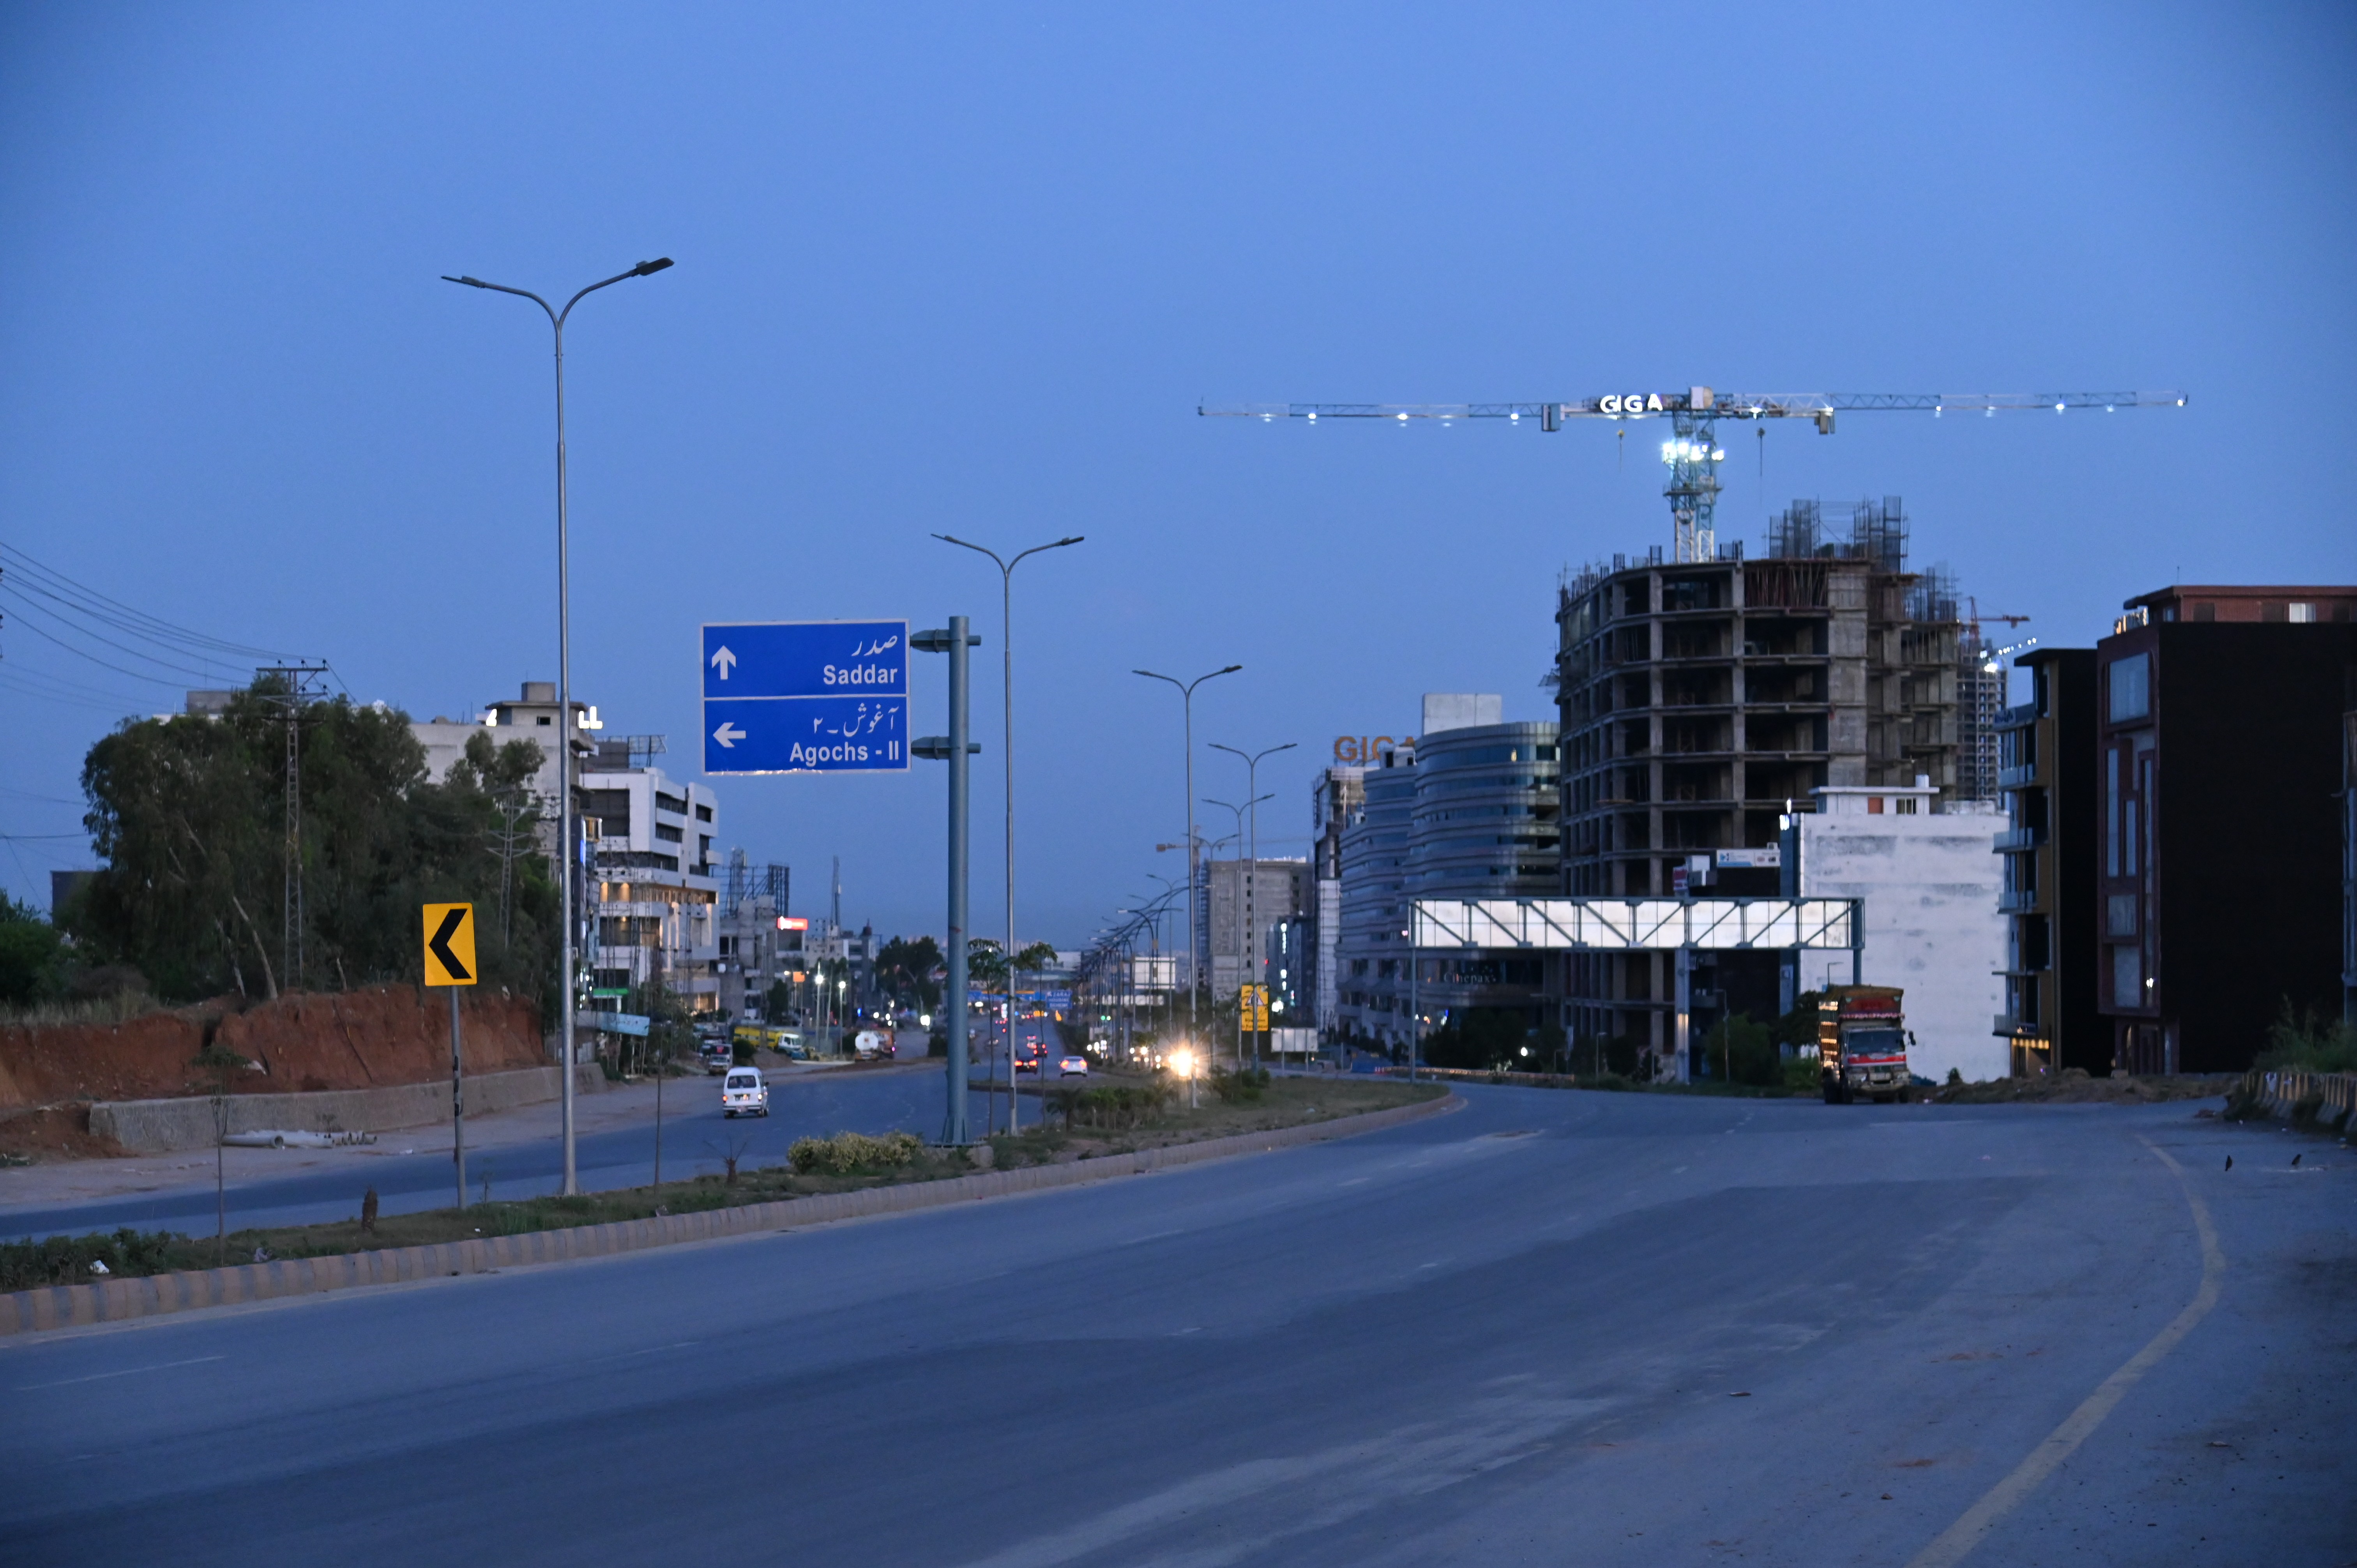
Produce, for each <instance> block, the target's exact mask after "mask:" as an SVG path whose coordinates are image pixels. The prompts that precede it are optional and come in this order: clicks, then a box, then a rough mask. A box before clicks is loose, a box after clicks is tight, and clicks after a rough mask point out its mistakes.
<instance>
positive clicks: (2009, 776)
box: [1996, 763, 2038, 789]
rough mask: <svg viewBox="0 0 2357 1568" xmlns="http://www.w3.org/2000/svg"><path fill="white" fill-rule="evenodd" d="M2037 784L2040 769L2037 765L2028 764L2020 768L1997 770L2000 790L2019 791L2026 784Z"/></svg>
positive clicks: (1997, 785)
mask: <svg viewBox="0 0 2357 1568" xmlns="http://www.w3.org/2000/svg"><path fill="white" fill-rule="evenodd" d="M2037 782H2038V767H2037V765H2036V764H2035V763H2031V764H2028V765H2026V766H2024V767H2020V768H1998V769H1997V773H1996V787H1997V788H1998V789H2020V788H2021V787H2022V786H2023V785H2025V784H2035V783H2037Z"/></svg>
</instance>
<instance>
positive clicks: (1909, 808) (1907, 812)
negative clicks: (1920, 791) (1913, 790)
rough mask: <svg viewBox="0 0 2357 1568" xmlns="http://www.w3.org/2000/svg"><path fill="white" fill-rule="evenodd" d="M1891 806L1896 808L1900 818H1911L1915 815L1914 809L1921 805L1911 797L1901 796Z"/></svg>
mask: <svg viewBox="0 0 2357 1568" xmlns="http://www.w3.org/2000/svg"><path fill="white" fill-rule="evenodd" d="M1893 804H1895V805H1897V806H1898V808H1899V814H1900V816H1902V817H1911V816H1914V815H1915V814H1916V811H1915V808H1916V807H1918V806H1920V805H1921V804H1922V802H1921V801H1920V800H1916V799H1915V797H1913V796H1912V795H1906V796H1901V797H1900V799H1899V800H1896V801H1895V802H1893Z"/></svg>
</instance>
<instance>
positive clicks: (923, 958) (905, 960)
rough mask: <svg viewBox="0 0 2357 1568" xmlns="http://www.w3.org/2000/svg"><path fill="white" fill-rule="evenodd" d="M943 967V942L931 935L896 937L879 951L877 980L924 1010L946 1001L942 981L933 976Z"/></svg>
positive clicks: (903, 1000)
mask: <svg viewBox="0 0 2357 1568" xmlns="http://www.w3.org/2000/svg"><path fill="white" fill-rule="evenodd" d="M941 968H942V950H941V945H940V944H939V943H937V942H935V941H934V940H933V939H932V938H931V937H919V938H917V939H916V940H913V941H912V940H908V939H906V938H902V937H894V938H893V939H892V940H890V941H888V942H886V943H885V944H884V945H883V946H882V947H881V948H878V949H877V952H876V964H875V970H874V972H875V975H876V983H877V986H878V987H879V988H881V989H882V990H883V991H884V992H885V993H887V994H888V995H890V996H891V997H892V999H893V1000H894V1001H895V1002H897V1003H899V1004H903V1005H906V1004H908V1003H909V1002H911V1001H913V1002H915V1003H916V1004H918V1008H919V1010H920V1011H921V1012H926V1013H932V1012H937V1011H939V1010H940V1007H941V1004H942V986H941V982H940V981H938V980H936V979H934V978H933V976H934V974H935V972H938V971H939V970H940V969H941Z"/></svg>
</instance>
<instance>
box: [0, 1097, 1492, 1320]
mask: <svg viewBox="0 0 2357 1568" xmlns="http://www.w3.org/2000/svg"><path fill="white" fill-rule="evenodd" d="M1464 1103H1465V1102H1464V1101H1462V1100H1460V1099H1458V1097H1457V1096H1456V1095H1454V1094H1451V1095H1449V1096H1448V1097H1447V1098H1445V1099H1440V1100H1427V1101H1423V1102H1421V1103H1419V1104H1415V1105H1403V1106H1400V1107H1398V1108H1397V1109H1395V1110H1391V1111H1376V1112H1369V1113H1368V1114H1366V1115H1364V1116H1344V1117H1338V1118H1337V1119H1335V1120H1334V1121H1331V1122H1309V1123H1308V1124H1307V1125H1304V1126H1299V1127H1286V1128H1281V1129H1279V1130H1277V1131H1275V1132H1272V1133H1243V1134H1242V1135H1240V1136H1237V1137H1233V1138H1213V1139H1209V1140H1207V1141H1205V1142H1203V1143H1200V1144H1178V1145H1177V1146H1175V1147H1172V1148H1168V1149H1146V1150H1141V1151H1140V1152H1138V1153H1136V1154H1134V1155H1109V1156H1107V1157H1105V1158H1103V1159H1096V1160H1076V1161H1073V1162H1071V1163H1070V1164H1066V1165H1028V1166H1026V1167H1024V1168H1023V1169H1020V1170H1011V1171H984V1172H981V1173H980V1174H978V1175H974V1176H952V1177H950V1178H948V1179H945V1180H942V1181H929V1182H911V1183H909V1184H908V1185H906V1186H903V1187H866V1188H862V1189H860V1190H858V1191H856V1192H837V1193H828V1194H826V1195H824V1196H822V1197H796V1198H788V1199H785V1200H784V1201H782V1202H778V1203H748V1204H747V1205H745V1206H744V1207H742V1208H715V1209H707V1210H705V1211H704V1212H702V1213H699V1214H674V1215H669V1216H666V1217H664V1218H662V1219H628V1220H620V1221H618V1222H616V1223H614V1224H610V1225H582V1226H577V1227H576V1228H574V1229H572V1230H539V1231H534V1232H533V1233H532V1234H530V1235H526V1236H490V1237H485V1238H483V1239H482V1240H465V1241H451V1242H444V1243H439V1244H436V1245H434V1246H430V1247H401V1248H395V1249H391V1250H388V1251H382V1252H348V1253H345V1254H343V1255H341V1256H339V1257H332V1258H293V1259H288V1260H285V1261H284V1262H269V1263H244V1264H240V1265H238V1266H237V1267H234V1268H227V1269H205V1270H202V1271H198V1272H192V1273H177V1274H152V1275H149V1276H147V1277H145V1278H143V1279H118V1280H102V1281H100V1282H98V1283H94V1284H86V1285H51V1286H48V1288H46V1289H42V1290H28V1291H18V1292H16V1294H13V1295H0V1336H5V1335H9V1334H27V1333H33V1332H36V1331H38V1330H41V1329H49V1328H70V1327H76V1326H88V1325H91V1324H98V1323H113V1322H117V1321H120V1320H122V1319H124V1318H132V1317H152V1316H156V1315H157V1314H160V1313H167V1312H186V1311H188V1310H190V1309H191V1308H194V1307H200V1306H226V1305H232V1304H235V1303H239V1302H249V1301H266V1300H269V1299H271V1298H273V1297H276V1296H288V1295H309V1294H315V1293H317V1292H320V1291H330V1290H345V1289H349V1288H350V1287H351V1286H354V1285H373V1284H394V1283H400V1282H402V1281H404V1280H425V1279H435V1278H437V1277H442V1276H446V1275H454V1274H479V1273H489V1272H490V1271H492V1270H495V1269H504V1268H516V1267H520V1266H522V1265H523V1264H527V1263H556V1262H565V1261H567V1260H569V1259H574V1258H601V1257H608V1256H610V1255H612V1254H614V1253H616V1252H635V1251H640V1250H641V1249H643V1248H648V1247H663V1246H670V1245H672V1244H673V1243H676V1242H681V1241H704V1240H716V1239H717V1238H720V1237H724V1236H744V1235H750V1234H753V1233H756V1232H759V1231H763V1230H793V1229H796V1228H799V1227H802V1226H805V1225H823V1224H827V1223H829V1222H831V1221H834V1220H840V1219H866V1218H869V1217H871V1216H875V1215H883V1214H906V1213H909V1212H912V1211H914V1210H917V1209H920V1208H945V1207H947V1206H949V1205H951V1204H955V1203H972V1202H974V1201H976V1200H978V1199H982V1198H991V1197H1009V1196H1012V1195H1013V1194H1016V1193H1021V1192H1045V1191H1049V1190H1050V1189H1053V1188H1056V1187H1080V1186H1083V1185H1085V1184H1087V1183H1090V1182H1099V1181H1110V1180H1113V1179H1114V1178H1115V1177H1118V1176H1141V1175H1144V1174H1145V1173H1146V1172H1148V1171H1159V1170H1173V1169H1176V1168H1178V1167H1179V1166H1181V1165H1200V1164H1201V1163H1203V1162H1204V1161H1207V1160H1222V1159H1231V1158H1233V1157H1234V1156H1236V1155H1255V1154H1260V1153H1262V1152H1264V1151H1265V1150H1269V1149H1283V1148H1291V1147H1294V1146H1297V1145H1299V1144H1318V1143H1324V1142H1327V1141H1329V1140H1330V1139H1335V1138H1348V1137H1351V1136H1353V1135H1355V1134H1358V1133H1372V1132H1377V1131H1380V1130H1381V1129H1383V1128H1385V1127H1396V1126H1398V1125H1400V1124H1401V1123H1403V1122H1416V1121H1421V1120H1423V1119H1424V1118H1425V1117H1426V1116H1434V1115H1437V1114H1439V1113H1440V1112H1444V1111H1453V1110H1456V1109H1458V1107H1460V1106H1462V1105H1463V1104H1464Z"/></svg>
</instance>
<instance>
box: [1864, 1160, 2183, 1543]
mask: <svg viewBox="0 0 2357 1568" xmlns="http://www.w3.org/2000/svg"><path fill="white" fill-rule="evenodd" d="M2136 1141H2137V1142H2138V1143H2140V1144H2143V1145H2144V1146H2145V1147H2146V1148H2147V1149H2150V1150H2151V1151H2152V1152H2153V1155H2155V1157H2157V1158H2158V1160H2159V1161H2160V1163H2161V1164H2162V1165H2167V1166H2168V1167H2169V1173H2170V1174H2171V1175H2173V1176H2176V1177H2177V1185H2178V1186H2179V1187H2180V1188H2181V1189H2183V1191H2184V1193H2185V1201H2186V1203H2187V1205H2188V1206H2190V1208H2192V1210H2193V1229H2194V1230H2196V1231H2197V1232H2199V1233H2200V1235H2201V1288H2200V1289H2199V1290H2196V1291H2195V1292H2194V1293H2193V1299H2192V1300H2191V1301H2190V1302H2188V1303H2186V1304H2185V1310H2184V1311H2182V1312H2180V1313H2179V1314H2178V1315H2177V1316H2175V1317H2174V1318H2172V1319H2171V1320H2170V1321H2169V1326H2168V1327H2166V1328H2164V1329H2162V1330H2161V1331H2160V1332H2159V1333H2158V1334H2156V1335H2154V1336H2153V1337H2152V1341H2151V1343H2149V1344H2147V1346H2146V1347H2145V1348H2143V1349H2141V1350H2139V1351H2137V1352H2136V1354H2135V1355H2134V1356H2131V1357H2129V1358H2128V1362H2127V1365H2126V1366H2124V1367H2122V1368H2121V1369H2119V1370H2118V1371H2116V1372H2114V1373H2113V1374H2112V1375H2111V1376H2110V1377H2108V1378H2105V1379H2104V1380H2103V1382H2102V1383H2101V1384H2099V1385H2098V1386H2097V1387H2096V1390H2095V1391H2094V1392H2093V1393H2091V1394H2089V1395H2088V1396H2087V1397H2086V1399H2085V1401H2084V1402H2082V1403H2081V1404H2080V1406H2079V1408H2078V1409H2076V1410H2074V1411H2072V1412H2071V1413H2070V1414H2069V1415H2067V1416H2065V1417H2064V1418H2063V1420H2062V1424H2061V1425H2060V1426H2058V1427H2056V1428H2055V1429H2054V1430H2053V1431H2052V1432H2051V1433H2049V1434H2047V1437H2046V1441H2045V1442H2043V1443H2040V1444H2039V1445H2038V1446H2037V1447H2035V1448H2033V1449H2031V1450H2030V1451H2029V1457H2028V1458H2026V1459H2024V1460H2023V1461H2022V1462H2021V1463H2020V1464H2018V1465H2017V1466H2014V1470H2013V1474H2011V1475H2010V1476H2007V1477H2006V1478H2005V1479H2004V1480H2002V1481H1999V1482H1998V1483H1997V1484H1996V1486H1994V1487H1990V1488H1989V1489H1988V1492H1987V1495H1986V1496H1985V1497H1983V1498H1981V1500H1980V1501H1978V1502H1976V1503H1975V1504H1974V1505H1973V1506H1972V1507H1971V1508H1968V1509H1965V1510H1964V1517H1963V1518H1961V1519H1959V1520H1956V1522H1955V1523H1953V1524H1952V1525H1950V1526H1949V1527H1948V1528H1947V1529H1945V1530H1942V1531H1941V1532H1940V1533H1939V1536H1938V1537H1937V1538H1936V1539H1935V1540H1933V1541H1932V1544H1931V1545H1929V1546H1927V1547H1925V1548H1924V1549H1923V1550H1922V1551H1921V1552H1917V1553H1916V1554H1915V1555H1914V1556H1913V1557H1911V1558H1910V1559H1908V1562H1907V1568H1951V1565H1952V1564H1953V1563H1961V1562H1963V1561H1964V1555H1965V1553H1967V1552H1971V1551H1972V1549H1973V1548H1974V1547H1975V1546H1978V1545H1979V1544H1980V1542H1981V1538H1982V1537H1983V1536H1985V1535H1986V1534H1987V1533H1988V1532H1989V1531H1990V1530H1994V1529H1995V1528H1996V1522H1997V1521H1998V1520H2001V1519H2003V1518H2004V1517H2005V1516H2006V1515H2007V1514H2008V1513H2010V1512H2012V1511H2013V1509H2015V1508H2016V1507H2017V1506H2018V1505H2019V1503H2020V1502H2021V1500H2022V1498H2026V1497H2028V1496H2029V1494H2030V1493H2031V1492H2033V1491H2036V1490H2037V1489H2038V1485H2039V1483H2040V1482H2041V1481H2043V1480H2045V1479H2046V1477H2048V1476H2050V1475H2051V1474H2052V1473H2053V1471H2054V1467H2055V1466H2058V1465H2060V1464H2061V1463H2062V1461H2063V1460H2065V1459H2068V1458H2069V1457H2071V1455H2072V1454H2073V1453H2075V1452H2077V1450H2078V1447H2079V1444H2082V1443H2084V1442H2086V1441H2087V1439H2088V1438H2089V1437H2091V1436H2093V1434H2094V1431H2095V1428H2097V1427H2099V1426H2101V1425H2103V1424H2104V1417H2105V1416H2107V1415H2109V1414H2111V1413H2112V1407H2113V1406H2115V1405H2116V1404H2118V1403H2119V1402H2120V1401H2121V1400H2123V1399H2125V1398H2126V1397H2127V1391H2129V1390H2130V1389H2132V1388H2134V1387H2136V1384H2137V1383H2138V1382H2140V1381H2142V1380H2143V1379H2144V1375H2145V1374H2146V1373H2147V1372H2149V1371H2151V1370H2152V1369H2153V1368H2154V1367H2156V1366H2158V1365H2159V1364H2160V1359H2161V1358H2162V1357H2164V1356H2166V1355H2168V1354H2169V1352H2170V1351H2171V1350H2174V1349H2176V1348H2177V1346H2178V1342H2179V1340H2181V1339H2183V1338H2184V1337H2186V1336H2187V1335H2188V1334H2190V1333H2192V1332H2193V1326H2194V1325H2195V1324H2197V1323H2199V1322H2201V1320H2202V1319H2203V1318H2204V1317H2207V1316H2210V1309H2211V1308H2212V1307H2213V1306H2215V1305H2218V1291H2219V1285H2220V1282H2221V1281H2222V1280H2223V1279H2224V1277H2225V1273H2226V1254H2225V1253H2223V1252H2222V1251H2219V1250H2218V1231H2217V1228H2216V1227H2215V1226H2213V1225H2212V1224H2211V1223H2210V1210H2209V1209H2208V1208H2205V1207H2203V1205H2202V1202H2201V1198H2200V1197H2197V1196H2196V1195H2195V1193H2194V1191H2193V1187H2192V1185H2191V1184H2190V1182H2188V1181H2187V1180H2186V1179H2185V1170H2184V1167H2182V1166H2181V1165H2179V1164H2178V1163H2177V1162H2176V1161H2175V1160H2173V1159H2171V1158H2169V1155H2168V1153H2167V1151H2165V1150H2163V1149H2162V1148H2161V1147H2160V1146H2159V1145H2158V1144H2155V1143H2154V1142H2153V1141H2152V1140H2151V1139H2149V1138H2147V1137H2143V1136H2141V1135H2139V1136H2138V1137H2137V1139H2136Z"/></svg>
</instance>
